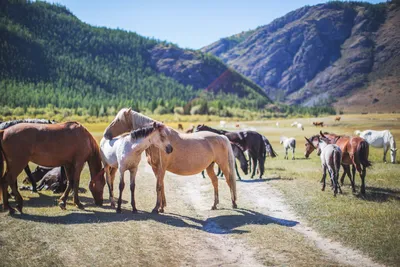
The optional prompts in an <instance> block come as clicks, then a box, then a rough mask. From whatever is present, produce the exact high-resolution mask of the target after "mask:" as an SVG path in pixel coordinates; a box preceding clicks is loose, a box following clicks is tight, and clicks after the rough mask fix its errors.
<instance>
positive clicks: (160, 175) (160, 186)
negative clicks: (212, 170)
mask: <svg viewBox="0 0 400 267" xmlns="http://www.w3.org/2000/svg"><path fill="white" fill-rule="evenodd" d="M156 170H157V169H156ZM153 171H155V169H154V168H153ZM155 173H156V177H157V184H156V194H157V201H156V205H155V207H154V208H153V210H152V213H159V212H164V206H163V205H164V200H165V193H164V175H165V169H160V170H158V171H157V172H155ZM207 173H208V172H207Z"/></svg>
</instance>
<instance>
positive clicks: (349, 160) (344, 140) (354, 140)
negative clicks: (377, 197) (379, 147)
mask: <svg viewBox="0 0 400 267" xmlns="http://www.w3.org/2000/svg"><path fill="white" fill-rule="evenodd" d="M320 136H322V137H327V138H328V139H329V140H330V141H331V143H334V144H336V145H338V146H339V147H340V150H341V151H342V166H343V170H344V173H343V175H342V177H341V179H340V181H341V183H342V184H343V181H344V177H345V175H346V174H347V176H349V178H350V182H351V187H352V190H353V192H355V191H356V189H355V184H354V180H355V172H356V170H357V172H358V173H359V175H360V177H361V194H365V176H366V172H367V170H366V168H367V167H370V166H372V164H371V162H370V161H369V160H368V156H369V145H368V143H367V142H366V141H365V140H364V139H362V138H360V137H358V136H355V137H350V136H338V135H336V134H329V133H325V134H323V133H322V132H320ZM339 137H340V138H339ZM306 140H307V143H306V152H305V156H306V158H307V157H308V156H309V155H310V154H311V153H312V151H314V147H315V146H314V147H313V145H315V143H314V142H315V136H313V137H312V138H310V139H307V138H306ZM350 166H353V168H352V172H353V175H351V173H350Z"/></svg>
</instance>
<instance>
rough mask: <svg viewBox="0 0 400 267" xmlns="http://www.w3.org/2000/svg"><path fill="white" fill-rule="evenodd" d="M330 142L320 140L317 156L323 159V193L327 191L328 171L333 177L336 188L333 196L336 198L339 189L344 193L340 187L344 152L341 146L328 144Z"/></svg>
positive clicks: (323, 139) (333, 184)
mask: <svg viewBox="0 0 400 267" xmlns="http://www.w3.org/2000/svg"><path fill="white" fill-rule="evenodd" d="M328 143H329V140H328V139H325V138H319V142H318V148H317V155H318V156H320V157H321V165H322V170H323V174H322V179H321V182H322V191H324V190H325V180H326V170H328V171H329V176H330V177H331V182H332V186H333V188H334V193H333V195H334V196H336V194H337V192H338V189H339V192H340V193H342V189H341V188H340V185H339V182H338V180H339V169H340V164H341V161H342V150H341V149H340V148H339V146H337V145H334V144H328Z"/></svg>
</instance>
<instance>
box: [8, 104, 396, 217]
mask: <svg viewBox="0 0 400 267" xmlns="http://www.w3.org/2000/svg"><path fill="white" fill-rule="evenodd" d="M297 125H298V124H297ZM181 128H182V127H181ZM300 128H301V127H300ZM182 129H183V128H182ZM192 129H193V133H190V134H187V133H181V132H179V131H176V130H174V129H172V128H170V127H167V126H165V125H164V124H163V123H160V122H157V121H155V120H153V119H151V118H149V117H147V116H145V115H143V114H140V113H138V112H135V111H133V110H132V109H130V108H129V109H127V108H124V109H121V110H120V111H119V112H118V114H117V115H116V117H115V118H114V120H113V121H112V122H111V123H110V125H109V126H108V127H107V128H106V129H105V131H104V135H103V138H102V139H101V141H100V146H99V145H98V144H97V142H96V140H95V139H94V137H93V136H92V135H91V134H90V133H89V131H88V130H87V129H86V128H85V127H84V126H82V125H81V124H79V123H77V122H65V123H55V122H54V121H48V120H31V121H29V120H24V121H13V122H7V123H0V186H1V190H0V201H1V200H2V202H3V209H4V210H9V212H10V213H14V212H15V209H14V208H13V207H11V206H10V205H9V193H8V188H9V187H10V188H11V192H12V194H13V195H14V197H15V200H16V208H17V210H18V211H19V212H21V213H22V207H23V200H22V196H21V195H20V193H19V191H18V187H17V177H18V175H19V174H20V173H21V171H22V170H24V169H25V171H26V173H27V175H28V177H29V178H30V180H31V182H32V189H33V190H36V183H35V179H33V178H32V174H31V173H30V170H29V167H28V163H29V162H30V161H31V162H33V163H35V164H38V165H41V166H46V167H59V166H62V167H61V169H60V171H59V172H60V173H63V172H65V174H66V177H67V182H66V185H65V190H64V192H63V194H62V195H61V197H60V199H59V206H60V207H61V208H62V209H65V208H66V199H67V197H68V195H69V193H70V191H71V190H73V192H74V195H73V202H74V204H75V205H76V206H77V207H78V208H81V209H82V208H83V205H82V204H81V203H80V201H79V196H78V189H79V180H80V174H81V171H82V169H83V166H84V163H85V162H87V163H88V165H89V171H90V182H89V190H90V191H91V193H92V196H93V199H94V202H95V204H96V205H99V206H101V205H102V204H103V191H104V186H105V184H106V183H107V185H108V189H109V197H110V203H111V206H112V207H115V206H116V205H115V200H114V193H113V188H114V180H115V175H116V173H117V170H118V171H119V175H120V180H119V187H118V188H119V197H118V200H117V207H116V211H117V212H121V202H122V193H123V190H124V187H125V182H124V173H125V171H126V170H129V173H130V190H131V205H132V212H137V209H136V204H135V178H136V174H137V171H138V165H139V163H140V160H141V154H142V152H143V151H144V152H145V154H146V158H147V162H148V163H149V165H150V166H151V167H152V170H153V172H154V175H155V176H156V179H157V182H156V195H157V200H156V204H155V207H154V208H153V212H154V213H158V212H164V208H165V207H166V205H167V204H166V197H165V192H164V176H165V172H166V171H169V172H172V173H175V174H178V175H194V174H197V173H200V172H202V171H204V170H206V172H207V174H208V176H209V177H210V179H211V181H212V184H213V187H214V203H213V205H212V209H216V208H217V205H218V203H219V196H218V178H217V175H216V174H215V172H214V165H215V164H217V165H218V167H219V168H220V170H219V173H221V172H222V173H223V175H224V176H225V178H226V183H227V185H228V187H229V189H230V194H231V201H232V207H233V208H236V207H237V204H236V200H237V196H236V176H238V178H239V179H241V178H240V175H239V172H238V170H237V166H236V160H235V158H237V159H238V160H239V161H240V167H241V169H242V170H243V172H244V173H245V174H247V173H248V171H249V170H252V174H251V178H253V177H254V176H255V174H256V170H257V169H258V173H259V178H262V176H263V174H264V163H265V159H266V156H267V155H269V156H270V157H276V156H277V154H276V152H275V151H274V149H273V148H272V145H271V143H270V142H269V140H268V139H267V138H266V137H265V136H263V135H261V134H259V133H258V132H256V131H237V132H229V131H225V130H217V129H213V128H211V127H208V126H206V125H204V124H203V125H198V126H197V127H192ZM357 134H359V135H360V136H361V137H360V136H339V135H335V134H332V133H322V131H321V132H320V134H319V135H314V136H312V137H310V138H306V137H305V139H306V141H307V142H306V144H305V146H306V151H305V157H306V158H308V157H309V155H310V154H311V153H312V151H313V150H317V154H318V155H320V157H321V164H322V167H323V176H322V179H321V183H322V184H323V187H322V190H324V189H325V178H326V172H327V171H328V172H329V175H330V177H331V185H332V189H333V190H334V195H335V196H336V194H337V192H338V191H339V192H341V188H340V185H339V179H338V176H339V168H340V166H342V167H343V170H344V172H343V174H342V177H341V183H342V184H343V180H344V177H345V175H347V176H348V177H349V179H350V182H351V185H352V189H353V192H355V185H354V177H355V171H357V172H358V173H359V174H360V176H361V181H362V184H361V193H362V194H365V176H366V168H367V167H369V166H371V163H370V161H369V160H368V154H369V144H371V145H372V146H375V147H379V146H380V147H383V148H384V158H383V159H384V161H385V160H386V153H387V151H388V150H389V149H390V151H391V159H392V162H393V163H394V162H395V160H396V159H395V157H396V151H397V148H396V143H395V141H394V138H393V136H392V135H391V134H390V132H389V131H383V132H377V131H371V130H368V131H365V132H357ZM280 143H281V144H282V145H283V146H284V148H285V159H288V150H292V153H293V155H292V159H294V158H295V157H294V153H295V148H296V140H295V139H294V138H287V137H283V136H282V137H281V139H280ZM60 151H62V153H61V152H60ZM244 152H247V154H248V158H249V160H247V159H246V156H245V154H244ZM4 161H5V162H6V166H7V169H6V171H5V173H4V171H3V170H4ZM251 165H252V167H251ZM350 166H352V173H351V172H350ZM257 167H258V168H257ZM234 168H235V169H236V172H235V171H234V170H233V169H234ZM3 173H4V174H3ZM219 173H218V174H219ZM104 175H105V177H104ZM64 176H65V175H64ZM203 176H204V173H203Z"/></svg>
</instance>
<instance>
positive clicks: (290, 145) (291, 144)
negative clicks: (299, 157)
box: [279, 136, 296, 159]
mask: <svg viewBox="0 0 400 267" xmlns="http://www.w3.org/2000/svg"><path fill="white" fill-rule="evenodd" d="M279 143H280V144H281V145H282V144H283V147H284V148H285V159H289V155H288V150H289V149H292V152H293V156H292V159H294V151H295V149H296V139H294V138H293V137H290V138H287V137H286V136H281V138H280V142H279Z"/></svg>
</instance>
